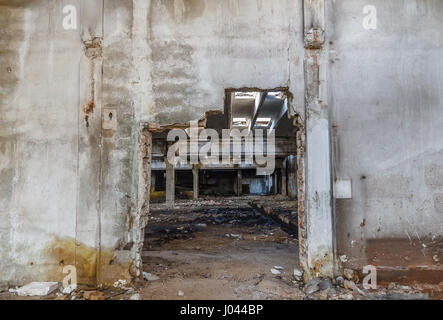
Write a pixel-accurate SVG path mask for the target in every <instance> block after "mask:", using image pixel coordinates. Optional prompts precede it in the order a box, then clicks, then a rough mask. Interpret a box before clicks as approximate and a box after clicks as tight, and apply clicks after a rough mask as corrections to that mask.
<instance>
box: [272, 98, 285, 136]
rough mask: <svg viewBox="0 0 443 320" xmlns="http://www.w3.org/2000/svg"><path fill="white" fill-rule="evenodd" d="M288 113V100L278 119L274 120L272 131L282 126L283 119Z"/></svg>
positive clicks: (283, 105)
mask: <svg viewBox="0 0 443 320" xmlns="http://www.w3.org/2000/svg"><path fill="white" fill-rule="evenodd" d="M287 113H288V98H286V99H285V101H284V102H283V104H282V107H281V109H280V113H279V114H278V116H277V118H275V119H273V121H272V125H271V130H275V129H277V127H278V125H279V124H280V121H281V119H283V117H284V116H285V115H287Z"/></svg>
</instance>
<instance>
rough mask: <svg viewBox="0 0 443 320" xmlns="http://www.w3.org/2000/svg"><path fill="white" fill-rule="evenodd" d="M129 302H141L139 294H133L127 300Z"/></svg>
mask: <svg viewBox="0 0 443 320" xmlns="http://www.w3.org/2000/svg"><path fill="white" fill-rule="evenodd" d="M129 300H141V296H140V294H139V293H135V294H133V295H132V296H131V297H130V298H129Z"/></svg>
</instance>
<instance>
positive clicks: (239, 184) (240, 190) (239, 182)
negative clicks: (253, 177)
mask: <svg viewBox="0 0 443 320" xmlns="http://www.w3.org/2000/svg"><path fill="white" fill-rule="evenodd" d="M242 195H243V174H242V171H241V170H237V196H239V197H241V196H242Z"/></svg>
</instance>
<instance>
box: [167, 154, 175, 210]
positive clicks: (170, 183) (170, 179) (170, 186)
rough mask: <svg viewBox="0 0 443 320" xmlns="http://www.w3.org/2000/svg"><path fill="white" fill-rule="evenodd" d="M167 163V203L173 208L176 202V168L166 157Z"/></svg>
mask: <svg viewBox="0 0 443 320" xmlns="http://www.w3.org/2000/svg"><path fill="white" fill-rule="evenodd" d="M165 163H166V205H167V206H168V207H169V208H173V207H174V204H175V168H174V165H173V164H171V163H169V161H168V159H167V158H165Z"/></svg>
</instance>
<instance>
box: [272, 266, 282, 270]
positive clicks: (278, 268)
mask: <svg viewBox="0 0 443 320" xmlns="http://www.w3.org/2000/svg"><path fill="white" fill-rule="evenodd" d="M274 269H276V270H283V269H284V268H283V267H281V266H274Z"/></svg>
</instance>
